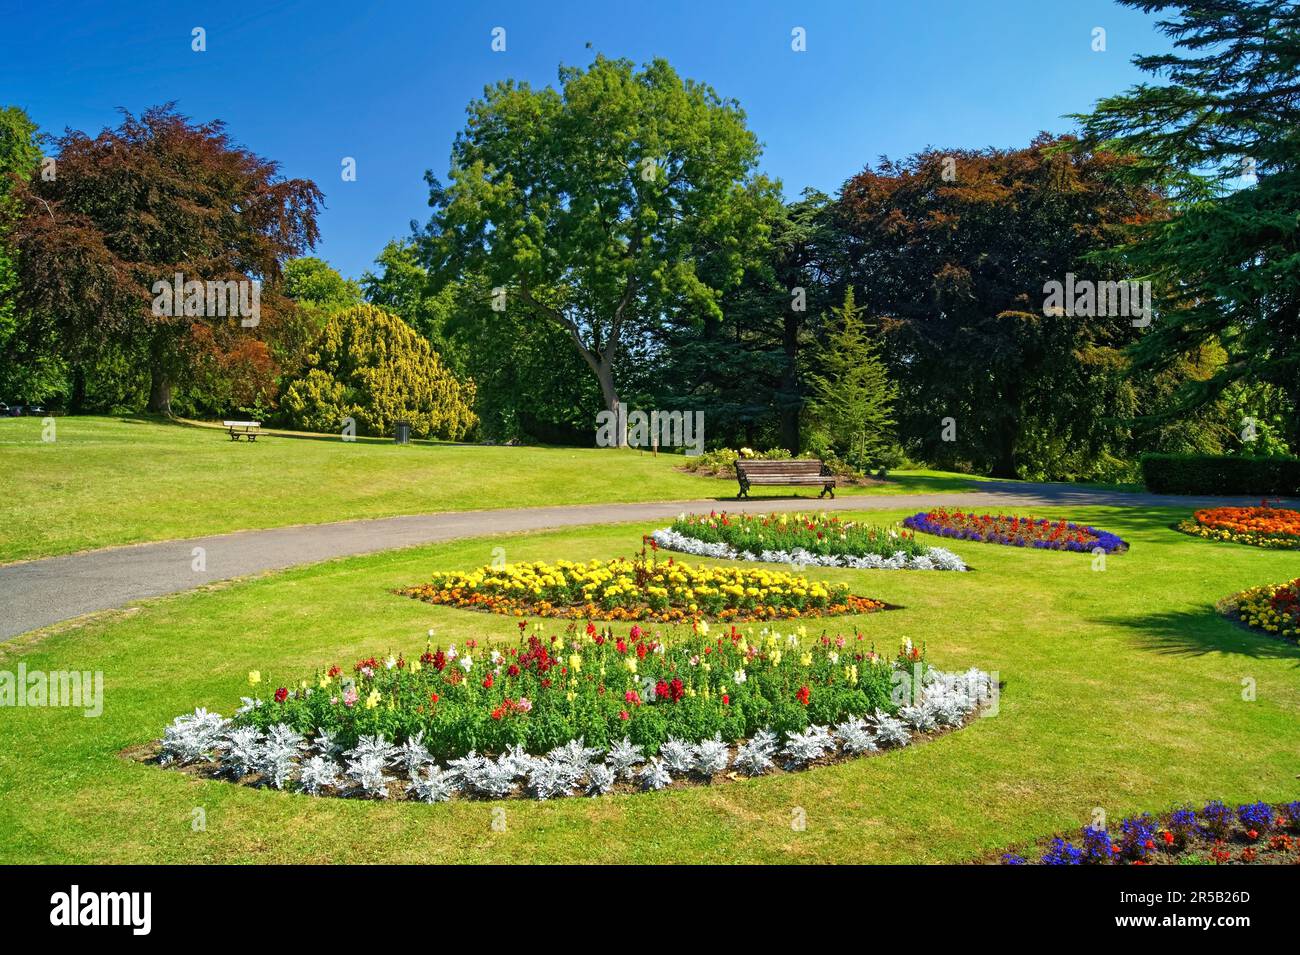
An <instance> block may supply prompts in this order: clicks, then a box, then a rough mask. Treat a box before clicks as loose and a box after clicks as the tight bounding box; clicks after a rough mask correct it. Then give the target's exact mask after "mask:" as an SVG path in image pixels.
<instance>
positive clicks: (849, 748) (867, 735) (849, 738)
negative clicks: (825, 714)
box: [833, 716, 879, 756]
mask: <svg viewBox="0 0 1300 955" xmlns="http://www.w3.org/2000/svg"><path fill="white" fill-rule="evenodd" d="M833 734H834V736H835V738H836V739H837V740H839V741H840V745H841V746H843V747H844V752H846V753H849V754H850V755H853V756H856V755H858V754H859V753H870V752H874V751H875V750H877V749H879V747H878V746H876V740H875V738H874V737H872V735H871V728H870V727H869V726H867V721H866V720H864V719H862V718H861V717H858V716H855V717H853V718H852V719H847V720H845V721H844V722H843V723H837V724H836V726H835V729H834V731H833Z"/></svg>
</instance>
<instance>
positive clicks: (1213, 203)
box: [1077, 0, 1300, 447]
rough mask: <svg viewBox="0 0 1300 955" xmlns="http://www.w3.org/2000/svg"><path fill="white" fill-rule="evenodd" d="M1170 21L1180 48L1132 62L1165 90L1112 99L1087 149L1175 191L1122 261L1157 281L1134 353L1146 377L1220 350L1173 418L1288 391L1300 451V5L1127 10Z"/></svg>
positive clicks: (1088, 121) (1231, 1)
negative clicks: (1239, 396) (1229, 400)
mask: <svg viewBox="0 0 1300 955" xmlns="http://www.w3.org/2000/svg"><path fill="white" fill-rule="evenodd" d="M1121 2H1123V3H1125V4H1126V5H1127V6H1132V7H1136V8H1138V9H1141V10H1143V11H1145V12H1148V13H1150V12H1156V11H1158V12H1160V13H1163V14H1165V15H1166V18H1165V19H1162V20H1160V21H1159V27H1160V29H1161V30H1162V31H1163V32H1164V33H1165V34H1166V35H1167V36H1169V37H1170V38H1171V39H1172V40H1173V44H1174V51H1173V52H1170V53H1163V54H1159V55H1154V56H1139V57H1137V58H1135V61H1134V62H1135V63H1136V64H1137V65H1138V66H1139V67H1141V68H1142V69H1143V70H1145V71H1147V72H1149V73H1151V74H1153V75H1154V76H1158V77H1161V78H1163V79H1164V82H1162V83H1143V84H1140V85H1137V86H1134V87H1133V88H1131V89H1129V90H1128V91H1126V92H1124V93H1121V94H1118V95H1116V96H1111V97H1107V98H1105V99H1103V100H1101V101H1100V102H1099V103H1098V104H1097V106H1096V108H1095V109H1094V110H1093V111H1092V112H1091V113H1089V114H1087V115H1084V116H1080V117H1077V118H1078V119H1080V120H1081V122H1082V123H1083V126H1084V131H1085V137H1084V139H1083V140H1082V141H1081V142H1080V146H1079V148H1080V149H1091V148H1105V149H1108V150H1113V151H1118V152H1123V153H1126V154H1128V155H1131V156H1133V157H1135V158H1136V160H1137V161H1136V162H1134V163H1132V164H1131V165H1129V166H1127V167H1126V168H1125V169H1124V170H1122V172H1123V173H1124V178H1125V179H1126V181H1128V182H1134V183H1138V184H1141V185H1145V186H1148V187H1150V188H1156V189H1160V190H1162V191H1163V192H1166V193H1167V194H1168V195H1169V196H1170V199H1171V203H1172V212H1173V214H1172V215H1171V217H1170V218H1168V219H1167V220H1161V221H1157V222H1148V223H1140V224H1138V227H1136V228H1135V229H1134V230H1133V234H1132V235H1131V236H1129V241H1128V242H1127V243H1126V244H1125V245H1124V246H1123V247H1122V248H1121V249H1120V250H1119V254H1120V255H1121V256H1122V257H1123V259H1124V260H1125V261H1126V262H1128V263H1129V265H1130V267H1131V268H1132V269H1133V270H1134V271H1135V272H1136V273H1138V274H1141V275H1143V276H1145V277H1148V278H1149V279H1150V280H1151V282H1152V284H1153V287H1154V291H1155V294H1156V296H1157V297H1158V300H1159V303H1160V310H1159V313H1160V319H1159V321H1157V322H1156V323H1155V324H1154V326H1153V327H1152V329H1151V330H1150V333H1149V334H1148V335H1146V336H1144V337H1143V338H1142V340H1141V341H1140V342H1139V343H1138V344H1137V346H1136V347H1135V348H1134V350H1133V356H1134V361H1135V364H1136V367H1137V369H1138V371H1139V372H1141V373H1149V372H1151V371H1153V370H1157V369H1166V368H1169V367H1171V366H1174V365H1176V364H1177V363H1179V362H1181V361H1185V360H1186V359H1187V356H1189V355H1194V354H1197V353H1200V352H1203V351H1205V350H1207V349H1209V350H1221V351H1222V353H1223V356H1224V357H1223V360H1222V361H1221V362H1219V363H1218V365H1217V367H1216V368H1214V369H1213V372H1212V373H1211V374H1209V375H1206V376H1204V377H1202V378H1199V379H1189V380H1188V381H1187V382H1186V385H1185V387H1184V388H1183V389H1182V390H1181V392H1180V397H1181V399H1182V400H1181V401H1180V402H1179V403H1178V405H1177V407H1176V408H1173V409H1171V413H1179V414H1181V413H1186V412H1187V411H1188V410H1189V409H1192V408H1197V407H1205V406H1206V405H1207V403H1209V402H1212V401H1215V400H1216V399H1217V398H1218V397H1219V396H1220V395H1222V394H1224V393H1225V391H1227V390H1229V389H1230V388H1231V387H1232V386H1234V385H1245V386H1251V385H1256V384H1259V383H1266V384H1267V385H1269V386H1270V387H1271V388H1274V389H1276V390H1277V391H1278V392H1280V393H1281V394H1282V395H1284V396H1285V399H1286V405H1287V407H1288V409H1289V412H1290V413H1289V414H1288V415H1287V420H1288V438H1289V440H1290V443H1291V445H1292V446H1293V447H1300V6H1297V5H1296V4H1293V3H1291V4H1289V3H1276V2H1271V0H1213V2H1210V0H1177V2H1150V0H1121Z"/></svg>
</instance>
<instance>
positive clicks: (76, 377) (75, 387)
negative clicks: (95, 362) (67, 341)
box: [68, 365, 86, 414]
mask: <svg viewBox="0 0 1300 955" xmlns="http://www.w3.org/2000/svg"><path fill="white" fill-rule="evenodd" d="M68 413H69V414H85V413H86V369H85V368H84V367H83V366H82V365H73V366H72V394H71V395H70V396H69V398H68Z"/></svg>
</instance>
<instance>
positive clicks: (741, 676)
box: [731, 670, 749, 683]
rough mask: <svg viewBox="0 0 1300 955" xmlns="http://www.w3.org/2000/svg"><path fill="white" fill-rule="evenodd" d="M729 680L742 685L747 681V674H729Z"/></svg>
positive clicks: (737, 672) (742, 671)
mask: <svg viewBox="0 0 1300 955" xmlns="http://www.w3.org/2000/svg"><path fill="white" fill-rule="evenodd" d="M731 679H732V680H734V681H735V682H737V683H744V682H745V681H746V680H748V679H749V674H747V673H746V672H745V671H744V670H737V671H736V672H735V673H733V674H731Z"/></svg>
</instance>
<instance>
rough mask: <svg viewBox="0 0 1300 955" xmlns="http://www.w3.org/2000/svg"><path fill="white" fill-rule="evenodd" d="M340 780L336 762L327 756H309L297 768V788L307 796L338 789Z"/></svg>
mask: <svg viewBox="0 0 1300 955" xmlns="http://www.w3.org/2000/svg"><path fill="white" fill-rule="evenodd" d="M340 782H341V780H340V779H339V767H338V763H336V762H334V760H332V759H330V758H329V757H327V756H309V757H308V758H307V759H306V761H305V762H303V764H302V768H301V769H299V770H298V788H299V789H301V790H302V791H303V792H305V793H307V795H309V796H319V795H320V794H321V793H322V792H323V791H324V790H326V789H338V788H339V785H340Z"/></svg>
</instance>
